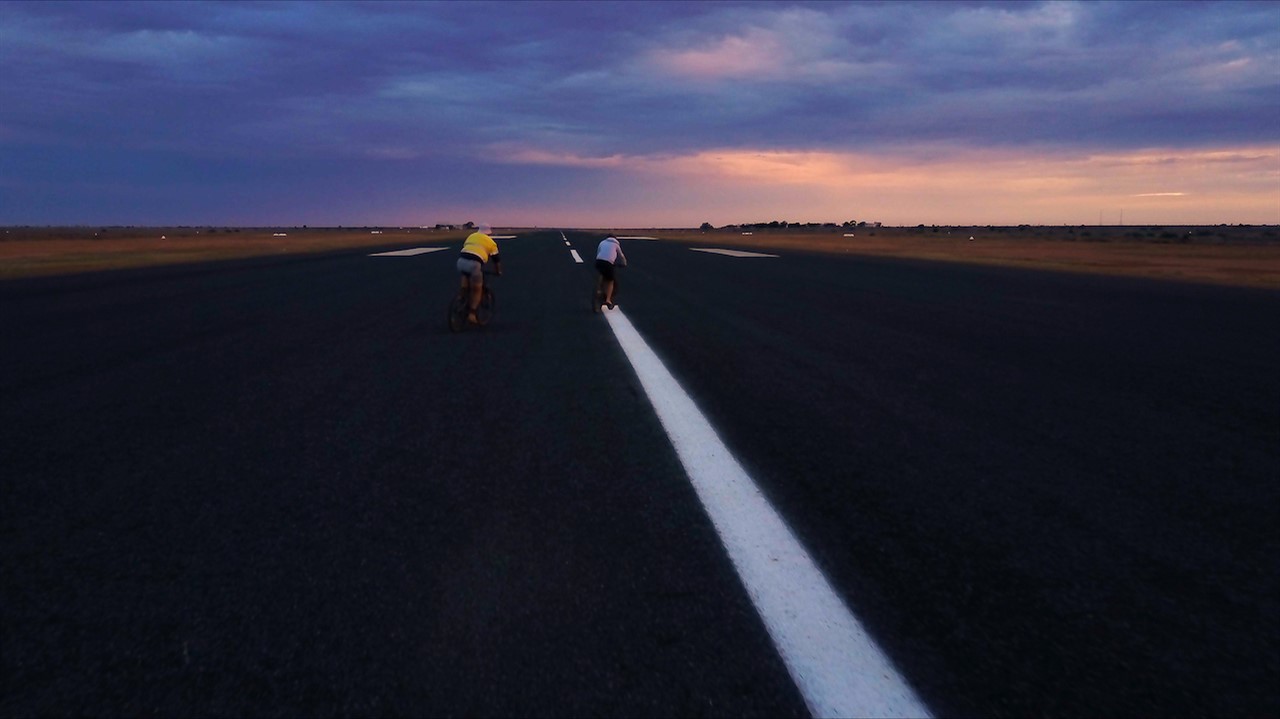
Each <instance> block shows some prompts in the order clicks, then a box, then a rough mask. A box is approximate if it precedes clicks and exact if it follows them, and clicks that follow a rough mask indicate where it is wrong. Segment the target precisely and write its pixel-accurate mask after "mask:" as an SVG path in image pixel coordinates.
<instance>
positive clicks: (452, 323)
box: [449, 270, 498, 332]
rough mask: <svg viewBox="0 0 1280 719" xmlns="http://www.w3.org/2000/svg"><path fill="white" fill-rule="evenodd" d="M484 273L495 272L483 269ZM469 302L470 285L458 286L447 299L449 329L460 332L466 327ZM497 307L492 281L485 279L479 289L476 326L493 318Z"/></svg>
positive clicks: (493, 273) (491, 275)
mask: <svg viewBox="0 0 1280 719" xmlns="http://www.w3.org/2000/svg"><path fill="white" fill-rule="evenodd" d="M484 274H485V275H487V276H489V277H493V276H495V275H497V274H498V273H497V272H491V271H489V270H485V271H484ZM470 304H471V287H470V286H467V287H459V288H458V292H457V294H455V295H454V296H453V299H452V300H449V331H450V332H461V331H462V330H464V329H466V327H467V325H469V324H470V323H469V322H467V310H468V308H469V307H470ZM497 309H498V304H497V298H496V297H495V296H494V294H493V287H492V282H491V281H490V280H485V283H484V286H483V287H482V288H481V290H480V306H479V307H477V308H476V320H478V321H479V324H478V325H477V326H478V327H484V326H485V325H487V324H489V320H492V319H493V315H494V313H495V312H496V311H497Z"/></svg>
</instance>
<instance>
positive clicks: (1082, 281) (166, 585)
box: [0, 231, 1280, 716]
mask: <svg viewBox="0 0 1280 719" xmlns="http://www.w3.org/2000/svg"><path fill="white" fill-rule="evenodd" d="M567 236H568V240H569V241H570V242H571V243H572V245H573V247H574V248H575V249H576V250H577V251H578V252H579V254H580V255H581V256H582V257H584V258H585V259H586V260H587V261H586V262H585V263H583V264H578V263H575V262H574V261H573V259H572V258H571V257H570V255H569V252H568V250H569V248H568V247H566V245H565V242H564V241H563V240H562V239H561V235H560V233H559V232H551V231H548V232H542V233H534V234H527V235H523V236H520V237H518V238H516V239H512V240H505V241H501V242H500V246H501V248H502V256H503V258H504V264H505V266H506V270H507V272H506V273H505V275H504V276H503V277H500V278H497V280H496V283H495V288H496V291H497V295H498V316H497V318H496V319H495V320H494V322H493V323H492V324H491V325H490V326H488V327H485V328H483V329H482V330H479V331H469V332H464V333H461V334H457V335H454V334H450V333H449V332H448V330H447V328H446V326H445V308H446V304H447V302H448V299H449V297H450V294H451V293H452V292H453V291H454V286H455V283H456V279H455V272H454V269H453V265H454V262H455V259H456V254H457V253H456V250H457V243H454V244H453V245H449V246H447V247H448V249H447V250H445V251H441V252H435V253H430V254H422V255H416V256H405V257H370V256H368V255H369V253H370V252H371V251H368V250H366V251H361V252H350V253H335V254H331V255H323V256H311V257H296V258H271V259H265V260H252V261H238V262H226V263H217V264H210V265H203V266H193V267H182V268H160V269H149V270H137V271H120V272H112V273H105V274H98V275H81V276H74V277H64V278H51V279H41V280H24V281H10V282H5V283H0V327H3V335H4V345H3V346H4V349H3V352H0V427H2V428H3V435H2V436H3V439H0V467H2V468H3V470H2V472H3V492H4V497H3V521H2V522H0V557H2V558H3V586H4V595H3V606H2V611H3V617H2V619H3V622H2V625H3V647H2V652H0V662H3V672H2V674H0V682H2V687H3V691H2V692H0V714H3V715H5V716H26V715H37V714H38V715H65V714H90V715H118V714H127V715H144V714H164V715H179V714H180V715H187V714H198V715H228V714H248V715H255V716H276V715H290V716H296V715H412V716H423V715H537V716H578V715H595V716H638V715H640V716H726V715H728V716H804V715H806V714H807V709H806V705H805V700H804V698H803V697H802V696H801V694H800V692H799V691H798V690H797V688H796V685H795V684H794V683H793V681H792V679H791V677H790V675H789V674H788V670H787V667H786V665H785V664H784V663H783V660H782V659H781V658H780V657H779V656H778V652H777V651H776V650H775V648H774V645H773V644H772V642H771V640H770V636H769V634H768V633H767V631H766V630H765V627H764V625H763V624H762V622H761V619H760V617H759V615H758V614H757V613H756V610H755V609H754V607H753V605H752V602H751V599H750V598H749V597H748V594H747V591H746V590H745V589H744V587H743V585H742V583H741V581H740V580H739V578H738V576H737V575H736V574H735V571H734V568H733V566H732V565H731V564H730V562H729V561H728V559H727V558H726V555H725V550H724V548H723V547H722V546H721V541H720V539H719V537H718V536H717V534H716V530H715V528H714V527H713V526H712V524H711V522H710V520H709V519H708V517H707V514H706V512H705V511H704V509H703V508H702V506H701V505H700V503H699V501H698V498H697V496H696V495H695V493H694V490H693V489H692V487H691V486H690V483H689V479H688V477H687V476H686V473H685V470H684V468H683V467H682V465H681V463H680V460H679V459H678V458H677V456H676V453H675V451H674V450H673V448H672V445H671V442H670V440H669V439H668V437H667V436H666V434H665V432H664V429H663V426H662V424H661V423H660V422H659V420H658V419H657V417H656V415H655V414H654V411H653V409H652V407H651V405H650V402H649V400H648V398H647V397H646V395H645V393H644V390H643V389H642V388H641V387H640V385H639V383H638V382H637V379H636V377H635V374H634V372H633V371H632V369H631V366H630V364H629V363H628V360H627V358H626V356H625V355H624V354H623V352H622V350H621V349H620V347H619V345H618V342H617V340H616V339H615V338H614V336H613V334H612V332H611V330H610V328H609V325H608V323H607V322H606V321H605V319H604V318H603V317H602V316H600V315H596V314H592V313H591V311H590V309H589V303H588V297H589V293H590V290H591V287H592V282H593V281H594V275H593V272H594V270H593V269H592V266H591V258H592V257H593V256H594V247H595V243H596V241H598V239H599V237H598V236H591V235H588V234H585V233H575V232H568V233H567ZM421 245H422V246H445V245H432V243H430V242H429V241H425V242H422V243H421ZM623 245H624V248H625V251H626V253H627V256H628V258H629V259H630V266H629V267H627V268H626V269H624V270H622V271H621V273H620V275H621V278H620V281H621V288H620V291H619V295H618V297H619V304H620V306H621V308H622V310H623V312H624V313H625V314H626V316H627V318H629V319H630V321H631V322H632V323H634V325H635V327H636V329H637V330H638V331H639V332H640V334H641V335H642V336H643V337H644V338H645V340H646V341H647V342H648V343H649V345H650V346H651V347H652V348H653V350H654V351H655V352H656V353H657V354H658V355H659V356H660V357H661V358H662V360H663V361H664V362H665V364H666V366H667V367H668V368H669V369H670V371H671V373H672V374H673V375H674V376H675V377H676V378H677V379H678V380H679V382H680V384H681V385H682V386H683V388H684V389H685V391H686V392H688V394H689V396H690V397H692V398H693V400H694V401H695V402H696V403H697V405H698V406H699V407H700V408H701V410H702V412H703V413H704V414H705V416H706V417H707V419H708V420H709V421H710V422H711V424H712V425H714V427H715V428H716V429H717V430H718V431H719V433H720V435H721V437H722V438H723V440H724V442H725V444H726V445H727V446H728V447H729V448H730V450H731V451H732V452H733V453H734V455H735V456H736V457H737V459H738V460H739V462H741V464H742V465H743V467H744V468H746V469H747V471H748V472H749V473H750V474H751V476H752V477H754V479H755V480H756V482H757V483H758V484H759V486H760V488H761V490H762V491H763V493H764V494H765V495H766V496H767V497H768V498H769V500H770V501H771V502H772V503H773V505H774V507H775V508H776V509H777V511H778V512H779V514H781V515H782V516H783V517H784V518H785V519H786V520H787V522H788V523H789V524H790V525H791V527H792V529H793V530H794V531H795V533H796V535H797V536H798V537H799V538H800V539H801V541H802V542H803V543H804V544H805V546H806V547H807V548H808V549H809V551H810V553H811V554H812V556H813V558H814V559H815V561H816V562H817V564H818V565H819V566H820V567H821V568H822V569H823V570H824V571H825V572H826V574H827V576H828V577H829V579H830V581H831V584H832V585H833V586H834V588H835V589H836V590H837V591H838V593H839V594H840V595H841V596H842V597H843V599H844V600H845V601H846V602H847V603H848V605H849V607H850V608H851V609H852V610H853V612H854V613H855V614H856V615H857V617H858V618H859V619H861V621H862V622H863V624H864V625H865V626H866V628H867V630H868V633H869V634H870V635H871V636H872V637H873V638H874V639H875V641H876V642H877V643H878V644H879V646H880V647H881V648H882V649H883V650H884V651H885V652H886V653H887V654H888V655H889V656H890V657H891V658H892V660H893V661H894V663H895V664H896V666H897V667H898V669H899V670H900V672H901V673H902V675H903V677H904V678H905V679H906V680H907V681H908V682H909V683H910V684H911V685H912V686H913V687H914V688H915V690H916V691H917V692H918V693H919V695H920V697H921V698H922V699H923V701H924V702H925V703H926V704H927V705H928V707H929V708H930V709H931V710H932V712H933V713H934V714H935V715H938V716H956V715H981V716H1028V715H1048V716H1097V715H1128V716H1132V715H1144V716H1145V715H1159V716H1206V715H1209V716H1260V715H1266V716H1274V715H1277V714H1280V692H1277V690H1276V689H1275V688H1274V687H1275V684H1276V680H1277V678H1280V651H1278V649H1277V639H1278V638H1280V626H1278V624H1280V621H1278V620H1280V612H1278V611H1277V605H1278V603H1280V599H1278V597H1280V586H1277V584H1278V583H1277V571H1276V560H1275V557H1276V556H1278V555H1280V551H1278V550H1280V546H1277V545H1278V544H1280V541H1278V540H1280V533H1277V532H1276V529H1275V526H1276V520H1277V519H1280V517H1278V512H1277V509H1278V508H1280V502H1278V501H1277V500H1278V499H1280V497H1278V496H1277V495H1278V493H1280V489H1278V484H1280V483H1278V480H1280V333H1278V332H1277V331H1276V328H1277V327H1280V293H1277V292H1274V291H1265V290H1246V289H1236V288H1223V287H1210V286H1201V285H1191V284H1174V283H1161V282H1153V281H1143V280H1133V279H1122V278H1103V277H1090V276H1083V275H1068V274H1059V273H1050V272H1031V271H1016V270H1010V269H999V268H983V267H972V266H960V265H949V264H940V263H926V262H911V261H903V260H883V259H869V258H858V257H853V256H849V257H841V256H822V255H805V254H802V253H795V252H790V253H788V252H779V253H778V254H780V255H782V256H780V257H776V258H759V257H748V258H737V257H729V256H724V255H715V254H707V253H700V252H693V251H691V250H690V249H689V248H688V247H687V246H682V245H675V244H666V243H657V242H647V241H627V240H624V242H623ZM400 247H404V246H400ZM400 247H388V248H387V249H399V248H400Z"/></svg>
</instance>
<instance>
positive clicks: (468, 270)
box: [458, 257, 484, 283]
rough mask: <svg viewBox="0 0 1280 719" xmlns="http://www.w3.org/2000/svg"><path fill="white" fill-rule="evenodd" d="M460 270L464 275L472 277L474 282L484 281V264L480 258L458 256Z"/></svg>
mask: <svg viewBox="0 0 1280 719" xmlns="http://www.w3.org/2000/svg"><path fill="white" fill-rule="evenodd" d="M458 272H461V273H462V274H463V276H465V277H469V278H471V281H472V282H477V283H483V282H484V265H482V264H480V261H479V260H473V259H471V258H470V257H459V258H458Z"/></svg>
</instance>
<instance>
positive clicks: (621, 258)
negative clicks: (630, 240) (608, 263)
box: [614, 247, 627, 267]
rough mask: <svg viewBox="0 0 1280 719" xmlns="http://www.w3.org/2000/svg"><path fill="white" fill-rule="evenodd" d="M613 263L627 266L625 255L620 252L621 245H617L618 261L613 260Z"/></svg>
mask: <svg viewBox="0 0 1280 719" xmlns="http://www.w3.org/2000/svg"><path fill="white" fill-rule="evenodd" d="M614 264H615V265H617V266H618V267H626V266H627V256H626V255H624V254H622V248H621V247H619V248H618V261H617V262H615V263H614Z"/></svg>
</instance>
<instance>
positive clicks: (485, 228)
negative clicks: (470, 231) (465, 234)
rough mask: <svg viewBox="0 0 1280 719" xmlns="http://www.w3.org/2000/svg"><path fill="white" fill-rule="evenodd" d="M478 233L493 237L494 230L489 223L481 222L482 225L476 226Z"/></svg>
mask: <svg viewBox="0 0 1280 719" xmlns="http://www.w3.org/2000/svg"><path fill="white" fill-rule="evenodd" d="M476 232H479V233H482V234H485V235H492V234H493V228H492V227H490V226H489V223H487V222H481V223H480V224H478V225H476Z"/></svg>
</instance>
